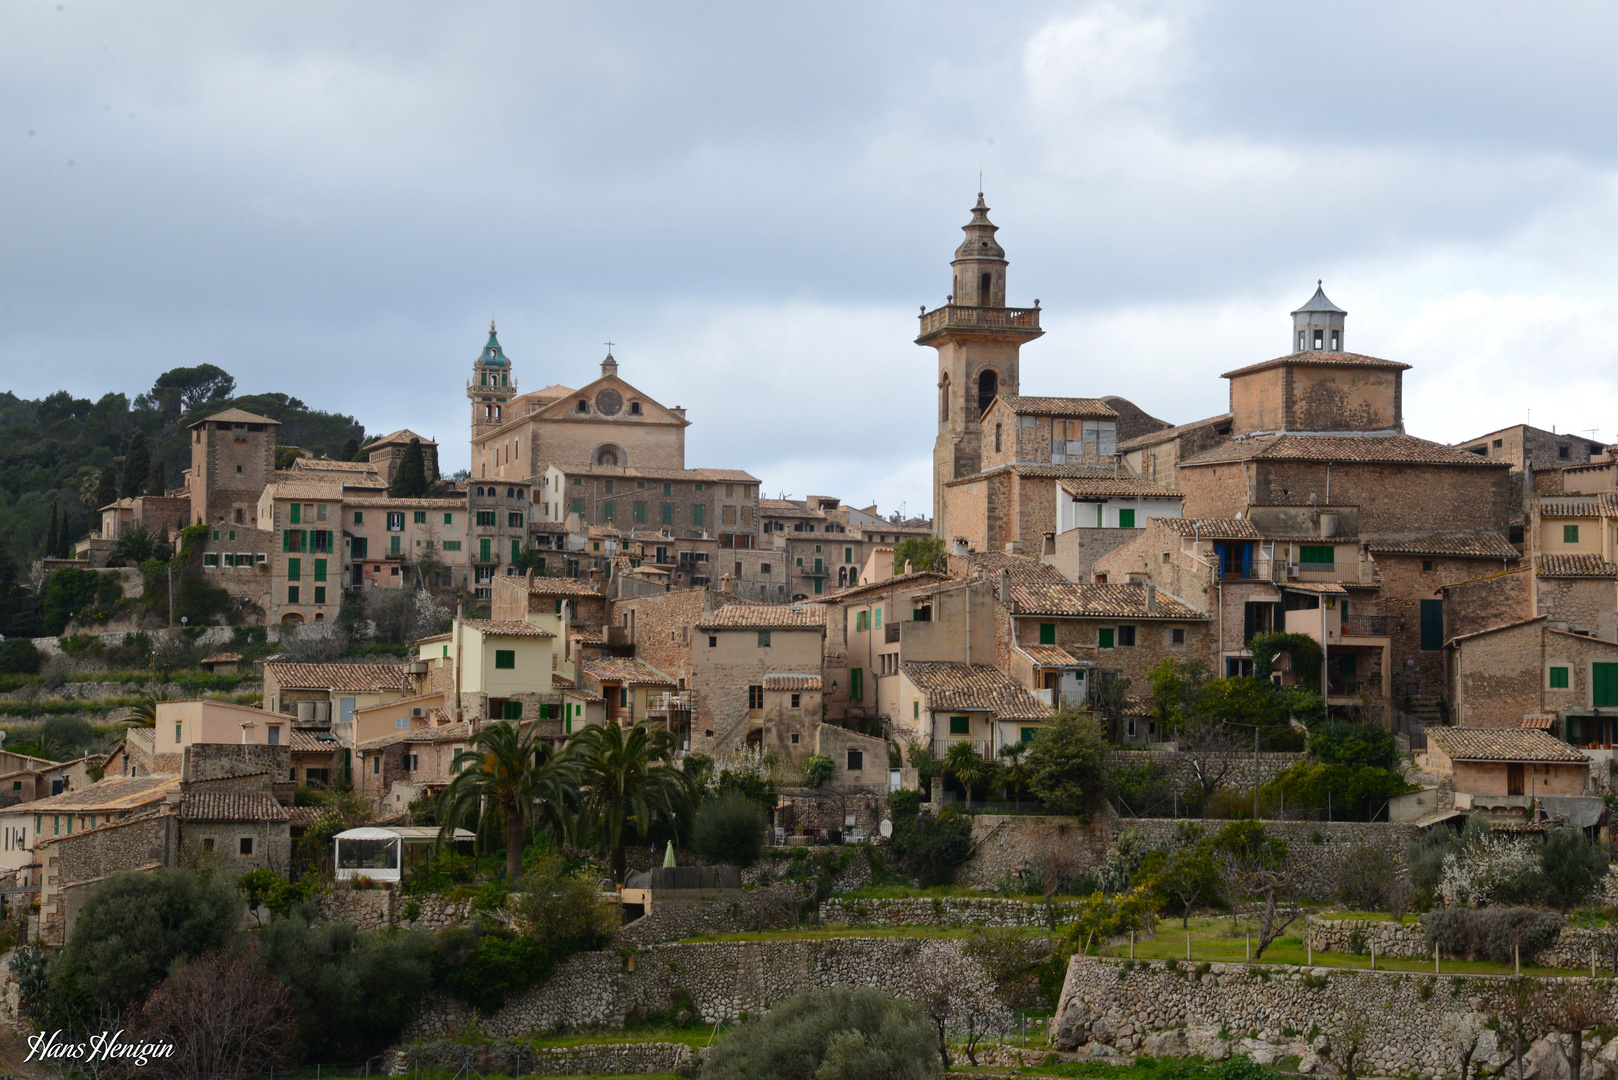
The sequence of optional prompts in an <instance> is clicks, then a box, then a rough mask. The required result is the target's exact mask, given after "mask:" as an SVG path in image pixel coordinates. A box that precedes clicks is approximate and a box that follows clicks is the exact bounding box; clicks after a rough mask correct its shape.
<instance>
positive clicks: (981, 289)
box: [978, 274, 994, 307]
mask: <svg viewBox="0 0 1618 1080" xmlns="http://www.w3.org/2000/svg"><path fill="white" fill-rule="evenodd" d="M993 286H994V278H992V277H990V276H989V275H988V274H984V275H983V276H982V277H980V278H978V303H979V304H980V305H982V306H983V307H990V306H992V305H993V303H994V301H993V295H992V292H991V290H992V288H993Z"/></svg>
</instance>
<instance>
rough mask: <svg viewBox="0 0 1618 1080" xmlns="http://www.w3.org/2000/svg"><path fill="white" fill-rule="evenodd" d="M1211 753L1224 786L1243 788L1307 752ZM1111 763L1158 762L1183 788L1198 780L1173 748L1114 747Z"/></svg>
mask: <svg viewBox="0 0 1618 1080" xmlns="http://www.w3.org/2000/svg"><path fill="white" fill-rule="evenodd" d="M1238 614H1240V612H1239V611H1238ZM1210 757H1211V759H1212V761H1211V767H1212V769H1213V771H1214V772H1216V773H1221V774H1223V776H1224V778H1225V782H1224V786H1225V787H1227V788H1236V789H1238V790H1241V789H1244V788H1252V787H1254V786H1256V785H1255V779H1256V783H1257V784H1267V783H1269V782H1270V781H1271V780H1274V779H1275V778H1276V777H1277V776H1279V775H1280V774H1281V773H1283V772H1285V771H1286V770H1287V769H1289V768H1291V767H1292V766H1293V765H1295V764H1297V763H1298V762H1300V761H1302V760H1303V758H1304V755H1303V754H1283V753H1260V754H1258V755H1257V760H1256V761H1255V760H1254V755H1253V754H1231V755H1228V756H1226V755H1210ZM1112 764H1113V767H1114V768H1125V769H1139V768H1142V767H1143V766H1147V765H1155V766H1157V767H1159V768H1161V769H1163V770H1165V771H1166V772H1167V773H1168V775H1169V776H1170V777H1172V778H1174V780H1175V785H1176V786H1177V787H1178V788H1179V789H1180V790H1181V791H1184V790H1185V789H1186V788H1188V787H1191V786H1192V785H1194V784H1195V783H1196V766H1195V764H1194V762H1193V761H1192V759H1191V757H1190V756H1188V755H1186V754H1181V753H1177V752H1174V751H1171V750H1115V751H1113V754H1112Z"/></svg>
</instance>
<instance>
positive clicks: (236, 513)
mask: <svg viewBox="0 0 1618 1080" xmlns="http://www.w3.org/2000/svg"><path fill="white" fill-rule="evenodd" d="M280 426H281V422H280V421H279V420H271V419H270V418H269V417H268V416H256V415H254V414H253V413H250V412H243V411H242V410H241V409H226V410H225V411H224V412H220V413H214V414H213V415H212V416H209V417H205V418H204V419H201V420H197V421H195V422H194V423H192V424H190V425H189V427H190V429H191V520H192V521H193V522H194V523H196V524H199V525H200V524H212V523H213V522H216V521H226V522H229V523H231V524H233V525H251V526H255V527H256V526H257V520H258V497H259V495H260V494H261V493H262V492H263V491H264V488H265V487H266V486H267V485H269V483H270V482H271V481H273V480H274V479H275V429H276V428H278V427H280Z"/></svg>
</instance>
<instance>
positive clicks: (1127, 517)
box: [1118, 510, 1135, 529]
mask: <svg viewBox="0 0 1618 1080" xmlns="http://www.w3.org/2000/svg"><path fill="white" fill-rule="evenodd" d="M1118 527H1119V528H1120V529H1133V528H1134V527H1135V511H1133V510H1120V511H1118Z"/></svg>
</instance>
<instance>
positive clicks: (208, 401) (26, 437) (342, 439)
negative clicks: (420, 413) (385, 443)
mask: <svg viewBox="0 0 1618 1080" xmlns="http://www.w3.org/2000/svg"><path fill="white" fill-rule="evenodd" d="M228 408H238V409H245V410H246V411H248V412H251V413H258V414H259V415H261V416H268V417H270V418H271V419H273V420H278V421H280V423H281V427H280V428H279V429H278V431H277V433H276V435H277V441H278V442H279V443H280V444H282V445H285V446H296V447H301V448H303V449H304V450H306V451H307V452H309V453H310V454H313V455H315V456H320V455H326V456H328V457H333V458H343V457H347V456H352V455H353V454H355V453H356V452H357V450H358V447H359V446H361V445H363V444H364V442H365V438H366V437H365V428H364V425H362V424H361V423H360V422H359V421H358V420H357V419H355V418H354V417H352V416H345V415H343V414H341V413H331V412H324V411H322V410H319V409H313V408H310V407H309V406H308V405H306V404H305V403H304V402H302V401H300V400H299V399H297V398H295V397H291V396H289V395H287V394H281V393H267V394H243V395H237V394H236V380H235V378H234V377H233V376H232V375H231V374H230V373H229V372H227V371H225V370H223V369H222V368H219V367H216V366H215V365H213V364H199V365H197V366H195V367H177V368H173V369H172V370H169V371H165V372H164V373H163V374H162V375H159V376H158V377H157V380H156V381H155V382H154V383H153V384H152V387H151V389H150V390H148V391H146V392H145V393H142V394H138V395H137V396H136V397H135V399H134V400H133V401H131V400H130V399H129V397H128V395H126V394H122V393H116V392H114V393H108V394H104V395H102V396H101V397H100V398H99V399H97V400H95V401H91V400H90V399H89V398H79V397H74V396H73V394H72V393H71V392H70V391H67V390H58V391H57V392H56V393H54V394H51V395H49V396H48V397H44V398H40V399H38V400H29V399H26V398H20V397H18V396H17V395H16V394H14V393H12V392H11V391H9V390H8V391H0V551H3V552H4V553H5V554H7V555H9V557H10V562H11V565H12V566H14V567H15V568H17V571H18V572H22V573H24V574H26V568H27V567H28V566H29V565H31V564H32V562H33V561H34V560H35V559H38V558H40V557H41V556H44V555H47V554H55V555H64V556H65V555H67V554H68V553H70V552H71V549H72V545H73V543H74V541H77V540H79V539H82V538H83V537H84V536H85V534H86V533H88V532H89V531H90V529H91V528H92V527H93V524H94V522H93V518H94V514H95V510H96V508H97V507H100V506H103V505H105V504H106V503H108V502H111V501H112V500H113V499H114V498H122V497H128V496H133V495H141V494H155V493H160V492H161V491H162V490H163V489H164V488H169V487H178V486H179V484H180V480H181V475H182V474H183V473H184V471H185V470H186V469H188V468H190V466H191V447H190V442H189V440H188V438H187V434H186V425H188V424H191V423H193V422H195V421H197V420H199V419H202V418H204V417H206V416H208V415H210V414H212V413H216V412H220V411H222V410H224V409H228ZM278 456H279V455H278Z"/></svg>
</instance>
